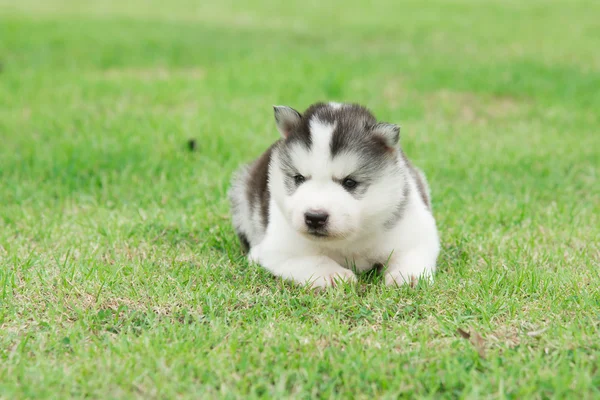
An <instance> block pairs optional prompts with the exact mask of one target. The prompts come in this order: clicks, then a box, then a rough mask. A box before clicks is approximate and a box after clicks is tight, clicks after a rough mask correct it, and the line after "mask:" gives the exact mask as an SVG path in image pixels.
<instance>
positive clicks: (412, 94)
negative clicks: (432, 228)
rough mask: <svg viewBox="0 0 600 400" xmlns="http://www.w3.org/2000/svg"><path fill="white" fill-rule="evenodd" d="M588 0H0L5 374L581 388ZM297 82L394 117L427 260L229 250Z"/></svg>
mask: <svg viewBox="0 0 600 400" xmlns="http://www.w3.org/2000/svg"><path fill="white" fill-rule="evenodd" d="M598 15H600V3H598V2H597V1H592V0H590V1H576V0H564V1H556V0H555V1H518V0H509V1H505V0H491V1H485V2H484V1H475V0H472V1H471V0H435V1H428V2H426V3H425V2H417V1H411V2H400V1H394V0H377V1H376V2H375V3H374V4H370V5H367V3H365V2H362V1H355V0H352V1H341V0H339V1H335V4H334V3H333V2H313V1H309V2H300V1H296V2H285V1H272V0H251V1H223V2H220V3H219V2H216V1H213V2H191V1H186V0H178V1H175V2H169V3H168V5H167V2H159V1H151V2H150V1H147V2H144V1H141V0H132V1H114V0H110V1H102V2H100V1H96V2H92V1H76V0H62V1H59V0H52V1H46V2H41V1H34V0H23V1H18V2H17V1H9V0H0V64H1V71H0V398H7V399H13V398H65V397H92V398H130V397H138V398H176V397H190V398H202V397H204V398H205V397H227V398H255V397H278V398H281V397H294V398H311V397H317V396H320V397H322V398H330V397H339V398H364V399H366V398H374V397H384V398H395V397H397V396H406V397H415V396H419V397H444V398H473V399H474V398H515V399H517V398H519V399H522V398H561V397H562V398H568V397H571V398H573V397H574V396H577V397H578V398H598V397H599V396H600V372H599V371H598V365H599V364H600V357H599V356H600V267H599V264H600V245H599V242H600V200H599V199H600V182H599V171H600V112H599V111H598V110H600V52H599V51H598V49H600V24H599V23H598ZM317 100H337V101H355V102H360V103H363V104H365V105H367V106H369V107H370V108H372V109H373V110H374V112H375V113H376V114H377V116H379V117H380V118H382V119H385V120H388V121H390V122H396V123H399V124H400V125H402V138H401V142H402V145H403V147H404V148H405V150H406V152H407V153H408V155H409V156H410V157H411V158H412V160H413V161H414V162H415V163H416V164H417V165H419V166H420V167H422V168H423V169H424V170H425V171H426V172H427V174H428V177H429V180H430V183H431V186H432V191H433V197H434V210H435V214H436V217H437V220H438V225H439V228H440V231H441V235H442V240H443V251H442V255H441V257H440V261H439V274H438V275H437V279H436V282H435V284H433V285H431V286H422V287H417V288H400V289H392V288H386V287H384V286H383V285H381V284H380V282H379V281H378V279H379V278H378V277H376V276H367V277H365V278H364V279H362V280H361V282H360V284H359V285H357V286H356V287H345V288H338V289H336V290H330V291H327V292H325V293H321V294H315V293H312V292H310V291H309V290H306V289H303V288H297V287H293V286H291V285H288V284H284V283H282V282H281V281H279V280H276V279H273V278H272V277H271V276H269V274H267V273H266V272H265V271H263V270H262V269H260V268H259V267H256V266H251V265H248V263H247V262H246V261H245V260H244V258H243V257H242V255H241V252H240V248H239V245H238V243H237V241H236V238H235V235H234V233H233V231H232V228H231V226H230V222H229V215H228V204H227V201H226V191H227V187H228V182H229V178H230V175H231V173H232V172H233V171H234V169H235V168H236V167H237V166H238V165H239V164H240V163H242V162H246V161H249V160H251V159H252V158H254V157H256V156H257V155H259V154H260V153H261V152H262V151H263V150H264V149H265V148H266V147H267V146H268V145H269V144H270V143H271V142H272V141H273V140H274V139H275V138H276V137H277V133H276V129H275V125H274V121H273V116H272V111H271V105H272V104H288V105H291V106H293V107H296V108H299V109H302V108H304V107H306V106H307V105H308V104H310V103H311V102H313V101H317ZM190 138H195V139H196V140H198V143H199V148H198V151H196V152H189V151H187V150H186V147H185V144H186V141H187V140H188V139H190ZM459 329H461V330H463V331H468V332H471V333H472V335H471V339H470V340H466V339H465V338H463V337H462V336H461V335H460V334H459ZM473 332H477V333H478V335H479V336H478V335H477V334H475V333H473Z"/></svg>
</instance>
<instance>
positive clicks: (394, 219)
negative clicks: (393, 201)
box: [384, 182, 410, 229]
mask: <svg viewBox="0 0 600 400" xmlns="http://www.w3.org/2000/svg"><path fill="white" fill-rule="evenodd" d="M409 195H410V186H409V184H408V182H407V183H405V185H404V190H403V191H402V196H403V197H402V200H400V201H399V202H398V204H397V205H396V209H395V210H394V212H393V213H392V216H391V217H390V219H388V220H387V221H386V223H385V225H384V226H385V228H386V229H392V228H393V227H394V226H396V224H397V223H398V221H400V220H401V219H402V217H403V216H404V211H406V206H407V205H408V196H409Z"/></svg>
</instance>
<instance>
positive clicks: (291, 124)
mask: <svg viewBox="0 0 600 400" xmlns="http://www.w3.org/2000/svg"><path fill="white" fill-rule="evenodd" d="M273 111H274V113H275V122H276V123H277V129H278V130H279V133H281V136H283V137H284V138H286V137H288V136H289V135H290V133H291V132H292V131H293V130H294V128H296V127H297V126H298V125H300V119H301V118H302V116H301V115H300V113H299V112H298V111H296V110H294V109H293V108H291V107H287V106H273Z"/></svg>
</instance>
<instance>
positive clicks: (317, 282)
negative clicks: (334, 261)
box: [309, 268, 357, 289]
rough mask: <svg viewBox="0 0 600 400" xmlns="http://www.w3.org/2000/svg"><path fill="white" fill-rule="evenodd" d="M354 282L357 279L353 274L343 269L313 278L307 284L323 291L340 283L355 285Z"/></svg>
mask: <svg viewBox="0 0 600 400" xmlns="http://www.w3.org/2000/svg"><path fill="white" fill-rule="evenodd" d="M356 281H357V278H356V275H355V274H354V272H352V271H350V270H348V269H344V268H336V269H335V270H334V271H329V272H327V273H324V274H322V275H318V276H314V277H313V279H311V280H310V282H309V284H310V286H311V287H313V288H320V289H324V288H327V287H331V286H336V285H338V284H342V283H355V282H356Z"/></svg>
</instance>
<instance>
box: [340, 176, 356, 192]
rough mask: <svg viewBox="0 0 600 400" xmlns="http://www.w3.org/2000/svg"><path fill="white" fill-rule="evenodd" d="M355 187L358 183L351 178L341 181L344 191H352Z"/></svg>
mask: <svg viewBox="0 0 600 400" xmlns="http://www.w3.org/2000/svg"><path fill="white" fill-rule="evenodd" d="M356 185H358V182H356V181H355V180H354V179H351V178H346V179H344V180H343V181H342V186H343V187H344V188H346V189H354V188H355V187H356Z"/></svg>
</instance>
